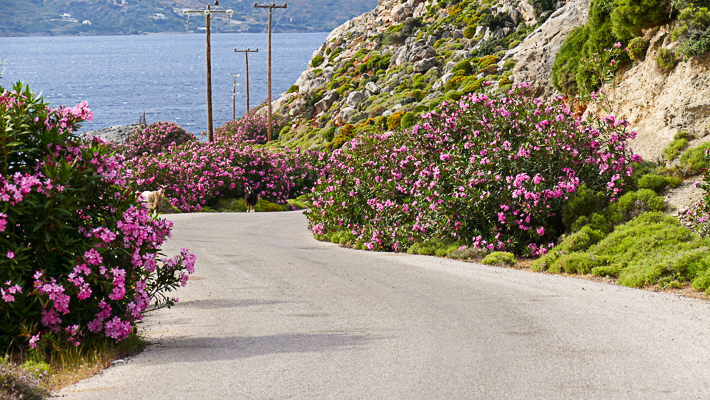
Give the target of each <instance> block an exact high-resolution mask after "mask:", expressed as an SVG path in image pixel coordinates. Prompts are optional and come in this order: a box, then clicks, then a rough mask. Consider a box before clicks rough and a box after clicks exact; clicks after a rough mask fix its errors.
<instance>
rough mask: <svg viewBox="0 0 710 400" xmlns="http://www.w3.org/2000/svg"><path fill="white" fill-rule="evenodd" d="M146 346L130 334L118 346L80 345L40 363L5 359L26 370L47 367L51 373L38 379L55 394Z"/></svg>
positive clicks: (26, 358) (17, 356)
mask: <svg viewBox="0 0 710 400" xmlns="http://www.w3.org/2000/svg"><path fill="white" fill-rule="evenodd" d="M147 345H148V342H147V341H146V340H144V339H142V338H141V337H139V336H138V335H135V334H133V335H131V336H130V337H129V338H128V339H126V340H124V341H122V342H119V343H112V342H111V341H110V340H108V339H102V340H97V341H94V342H87V343H84V344H82V345H81V346H79V347H72V348H62V349H59V350H54V351H52V352H51V354H50V355H48V356H47V357H45V359H44V360H38V358H41V357H38V356H37V355H30V354H12V355H10V356H9V358H10V359H11V360H12V361H13V363H14V364H17V365H25V366H27V365H28V364H30V363H36V362H37V361H41V362H43V363H46V364H48V365H49V368H50V371H51V373H50V374H49V375H48V376H46V377H45V378H42V379H41V381H42V386H43V387H44V388H46V389H48V390H51V391H58V390H60V389H62V388H64V387H67V386H70V385H73V384H75V383H77V382H79V381H81V380H83V379H87V378H90V377H91V376H93V375H96V374H97V373H99V372H101V371H103V370H104V369H106V368H108V367H110V366H111V364H112V363H113V361H115V360H118V359H121V358H125V357H129V356H133V355H136V354H138V353H140V352H141V351H142V350H143V349H144V348H145V347H146V346H147ZM25 368H26V367H25ZM0 397H2V396H0Z"/></svg>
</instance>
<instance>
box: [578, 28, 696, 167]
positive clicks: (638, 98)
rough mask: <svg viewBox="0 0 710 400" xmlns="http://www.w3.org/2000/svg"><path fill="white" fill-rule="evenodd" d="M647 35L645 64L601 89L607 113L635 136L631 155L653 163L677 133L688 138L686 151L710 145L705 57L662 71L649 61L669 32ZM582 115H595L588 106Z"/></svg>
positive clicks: (668, 39) (667, 39) (595, 110)
mask: <svg viewBox="0 0 710 400" xmlns="http://www.w3.org/2000/svg"><path fill="white" fill-rule="evenodd" d="M647 36H649V37H650V41H649V47H648V51H647V53H646V58H645V60H644V61H643V62H641V63H639V64H638V65H636V66H634V67H632V68H631V69H629V70H627V71H624V72H623V73H621V74H619V75H618V76H617V81H618V82H619V84H618V87H617V88H616V89H613V88H608V89H607V90H608V94H609V100H610V103H611V106H612V107H611V108H612V111H613V113H614V114H615V115H617V116H621V117H623V118H626V119H628V120H629V122H630V123H631V127H632V129H634V130H635V131H636V132H637V134H638V135H637V137H636V140H634V141H633V143H632V147H633V149H634V151H635V152H636V153H638V154H640V155H641V156H642V157H643V158H645V159H647V160H656V159H660V158H662V157H663V150H665V148H666V147H668V145H669V144H670V143H671V142H672V141H673V137H674V136H675V135H676V134H677V133H678V132H679V131H685V132H686V133H687V134H688V135H689V136H690V137H691V138H694V140H692V141H691V142H690V146H689V147H695V146H697V145H699V144H701V143H704V142H707V141H710V131H709V130H710V54H705V55H703V56H696V57H691V58H690V59H688V61H686V62H682V63H679V64H678V65H677V66H676V67H675V68H674V69H673V70H672V71H671V72H666V71H665V70H662V69H661V68H660V67H659V66H658V65H657V63H656V62H655V60H654V58H655V57H656V54H657V53H658V50H659V49H660V48H661V47H669V46H671V34H670V29H669V27H668V26H664V27H661V28H660V29H655V30H653V31H649V32H648V34H647ZM588 112H592V113H601V110H599V109H598V108H597V107H594V106H592V107H590V110H589V111H588Z"/></svg>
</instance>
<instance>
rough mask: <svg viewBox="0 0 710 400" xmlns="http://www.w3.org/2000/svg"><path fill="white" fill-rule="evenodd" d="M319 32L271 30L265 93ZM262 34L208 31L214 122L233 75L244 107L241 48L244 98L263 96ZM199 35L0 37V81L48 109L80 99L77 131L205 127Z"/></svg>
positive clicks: (228, 101) (289, 74) (282, 80)
mask: <svg viewBox="0 0 710 400" xmlns="http://www.w3.org/2000/svg"><path fill="white" fill-rule="evenodd" d="M327 35H328V34H327V33H277V34H273V48H272V57H273V69H272V79H273V84H272V94H273V95H274V96H275V97H278V96H280V94H281V93H283V92H285V91H286V90H288V88H289V87H290V86H291V85H293V84H294V83H295V82H296V79H298V77H299V75H300V74H301V72H302V71H304V70H305V69H306V67H307V66H308V62H309V61H310V59H311V55H312V54H313V52H314V51H315V50H316V49H317V48H318V47H319V46H320V45H322V44H323V42H324V41H325V39H326V36H327ZM267 40H268V39H267V36H266V35H265V34H255V33H230V34H213V35H212V90H213V94H212V96H213V107H214V125H215V127H219V126H221V125H222V124H223V123H224V122H226V121H229V120H231V119H232V89H233V83H234V75H235V74H236V75H238V77H237V83H238V86H237V96H236V103H237V107H236V109H237V117H239V116H241V115H243V114H244V112H245V111H246V73H245V57H244V53H235V52H234V49H235V48H238V49H239V50H243V49H246V48H251V49H252V50H253V49H257V48H258V49H259V52H258V53H249V78H250V103H251V106H252V107H254V106H256V105H258V104H259V103H261V102H262V101H265V100H266V97H267V93H268V91H267V53H268V42H267ZM205 42H206V40H205V34H204V33H203V34H182V35H149V36H79V37H76V36H60V37H58V36H53V37H19V38H16V37H12V38H8V37H4V38H0V60H2V61H4V62H5V66H4V67H0V71H2V69H3V68H5V73H4V74H3V75H2V78H1V79H0V86H2V87H5V88H10V87H11V86H12V85H13V83H15V82H17V81H22V82H24V83H26V84H29V85H30V88H31V89H33V90H34V91H35V92H36V93H40V92H41V93H42V96H43V97H44V99H45V101H47V102H49V103H50V105H51V106H52V107H54V108H57V107H58V106H59V105H60V104H61V105H66V106H73V105H76V104H78V103H79V102H81V101H82V100H86V101H87V102H88V103H89V107H91V109H92V111H93V112H94V122H93V123H91V124H89V123H86V124H85V125H84V126H83V127H82V129H81V130H82V131H90V130H96V129H103V128H108V127H109V126H113V125H129V124H135V123H138V119H139V117H140V116H141V115H142V114H143V112H144V111H145V114H146V118H147V121H148V123H151V122H156V121H174V122H176V123H178V124H179V125H181V126H183V127H184V128H185V129H186V130H187V131H188V132H194V133H196V134H199V133H201V132H204V131H206V130H207V100H206V98H207V93H206V92H207V82H206V72H205V71H206V61H205Z"/></svg>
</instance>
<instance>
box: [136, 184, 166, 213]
mask: <svg viewBox="0 0 710 400" xmlns="http://www.w3.org/2000/svg"><path fill="white" fill-rule="evenodd" d="M163 197H165V190H164V189H163V188H160V189H159V190H158V191H155V192H150V191H146V192H143V193H142V194H141V195H140V198H139V201H140V202H141V203H144V204H145V206H146V207H147V208H148V209H149V210H150V211H151V212H158V209H159V208H160V205H161V204H162V203H163Z"/></svg>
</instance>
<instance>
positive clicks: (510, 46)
mask: <svg viewBox="0 0 710 400" xmlns="http://www.w3.org/2000/svg"><path fill="white" fill-rule="evenodd" d="M522 43H523V41H522V40H513V41H512V42H510V44H509V45H508V50H512V49H514V48H516V47H518V46H520V44H522Z"/></svg>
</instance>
